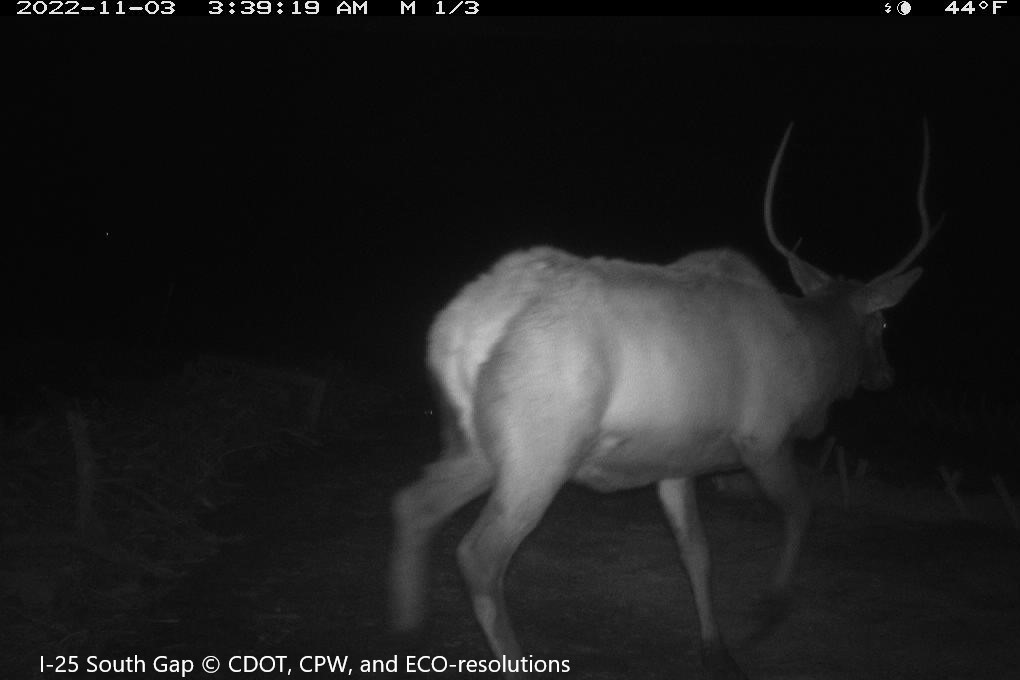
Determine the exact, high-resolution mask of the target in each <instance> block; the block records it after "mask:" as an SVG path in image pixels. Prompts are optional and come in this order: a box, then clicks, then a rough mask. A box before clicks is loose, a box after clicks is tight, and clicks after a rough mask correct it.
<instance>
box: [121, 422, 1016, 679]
mask: <svg viewBox="0 0 1020 680" xmlns="http://www.w3.org/2000/svg"><path fill="white" fill-rule="evenodd" d="M427 440H428V438H427V437H426V438H422V437H420V436H417V435H415V436H407V435H406V434H403V435H402V434H401V433H399V432H393V431H390V432H388V433H384V434H380V435H379V436H378V437H365V438H363V439H361V440H354V441H350V442H348V444H346V445H345V446H342V447H336V448H335V450H332V451H329V452H328V456H327V457H326V458H324V459H320V460H317V461H315V462H313V463H307V464H305V463H302V464H301V465H285V466H284V468H285V469H277V470H275V471H274V472H273V473H272V474H263V475H257V476H258V477H259V478H258V479H255V480H254V483H252V484H251V486H250V487H249V488H250V489H251V496H250V498H249V500H248V502H246V503H242V504H241V505H239V506H238V509H237V510H236V511H235V514H234V515H233V516H222V517H220V518H219V519H218V520H217V521H218V522H220V524H221V526H219V527H218V530H220V531H222V532H224V533H235V534H237V538H238V539H239V540H238V543H237V544H236V545H233V546H231V547H228V548H227V549H226V550H224V552H223V553H222V555H221V556H220V557H219V558H218V559H217V560H216V561H215V562H213V563H211V564H210V565H208V566H206V567H204V568H203V569H202V570H201V571H199V572H198V573H196V574H195V575H194V576H193V577H191V578H190V579H189V580H188V581H187V582H186V583H185V584H182V585H181V587H179V588H178V589H177V590H176V592H175V593H174V594H173V595H171V596H170V597H168V598H166V599H165V600H163V601H160V602H158V603H156V604H155V605H153V606H152V608H151V610H150V611H149V612H147V614H146V616H145V617H144V622H143V623H142V624H139V627H138V628H136V629H135V632H134V633H133V634H131V635H125V636H124V637H123V638H121V639H119V640H112V641H111V643H110V649H109V650H108V651H109V653H110V654H116V653H123V654H131V653H139V654H142V655H143V656H145V655H146V654H148V655H150V656H154V655H156V654H159V653H162V654H170V655H177V656H180V657H190V658H193V659H196V660H198V659H200V658H201V657H202V656H203V655H205V654H216V655H219V656H221V658H225V657H226V656H227V655H230V654H255V655H277V654H286V655H289V663H290V664H291V666H292V667H293V666H294V665H295V664H297V661H298V658H299V657H300V656H301V655H306V654H321V655H341V656H342V655H348V656H349V657H350V658H351V662H352V663H355V662H357V663H360V661H361V660H364V659H391V658H393V656H394V655H401V656H400V658H401V660H402V661H403V659H404V656H403V655H405V654H407V653H409V652H410V651H411V649H410V648H408V647H406V646H401V645H400V644H398V643H397V642H396V641H394V640H392V639H391V638H389V637H388V635H387V632H386V625H385V592H384V575H385V566H386V560H387V551H388V548H389V541H390V534H391V524H390V518H389V513H388V505H389V498H390V496H391V494H392V492H393V491H394V490H395V489H396V488H397V487H398V486H399V485H400V484H402V483H406V482H407V481H409V480H410V479H412V478H413V477H414V476H415V475H416V470H417V466H418V464H419V463H420V462H421V461H424V460H425V457H424V451H425V448H424V447H427V446H430V445H429V444H428V441H427ZM249 481H250V482H251V481H252V480H249ZM825 484H826V483H824V482H823V483H821V484H816V485H815V495H821V496H822V497H823V498H824V497H825V496H826V493H825V491H824V489H822V490H821V491H819V489H821V488H822V487H824V486H825ZM876 488H877V487H876ZM894 491H895V490H892V489H890V491H889V492H890V493H892V492H894ZM864 496H867V497H866V498H865V497H864ZM879 497H880V494H879V492H877V491H875V489H874V488H871V487H865V491H860V492H859V493H858V495H857V498H856V502H855V503H854V504H852V505H851V508H850V509H849V510H844V509H843V508H842V507H840V505H839V504H838V503H830V502H824V501H823V502H821V504H820V505H818V506H817V507H816V510H815V514H814V517H813V521H812V525H811V529H810V532H809V534H808V537H807V540H806V545H805V550H804V553H803V556H802V560H801V563H800V568H799V571H798V576H797V579H796V584H797V587H796V596H795V602H794V606H793V609H792V611H791V612H790V614H789V617H788V618H787V619H786V620H785V622H784V623H783V624H781V625H780V626H779V627H778V628H776V629H775V630H773V631H771V632H770V633H769V634H768V635H767V636H764V637H763V636H760V635H758V630H757V626H756V624H755V622H754V619H753V618H752V617H751V616H750V613H751V612H752V605H753V603H754V601H755V598H756V597H757V596H758V595H759V594H760V592H761V588H762V587H763V586H764V585H765V584H766V583H767V581H768V577H769V574H770V572H771V568H772V565H773V563H774V561H775V558H776V554H777V544H778V539H779V531H780V528H779V519H778V516H777V514H776V513H775V512H774V511H773V510H772V509H771V508H770V507H769V506H768V505H767V504H765V503H764V502H763V501H760V500H755V499H748V498H734V497H731V496H728V495H723V494H721V493H719V492H717V491H715V490H714V489H713V488H712V487H711V486H709V485H705V487H704V488H703V489H702V493H701V505H702V509H703V514H704V517H705V521H706V527H707V531H708V534H709V540H710V544H711V548H712V555H713V559H714V565H715V590H716V602H717V608H718V615H719V619H720V624H721V626H722V629H723V631H724V634H725V636H726V637H727V639H728V641H729V643H730V646H731V649H732V652H733V655H734V657H735V658H736V659H737V660H738V662H739V663H740V664H741V666H742V667H743V668H744V670H745V672H746V673H747V674H748V676H749V677H750V678H751V679H752V680H765V679H769V678H772V679H780V678H782V679H784V680H793V679H800V678H805V679H806V678H813V679H815V680H849V679H851V678H924V679H925V680H934V679H937V678H945V679H947V680H948V679H953V680H958V679H960V678H985V679H991V678H1008V677H1009V678H1011V677H1015V675H1014V674H1015V672H1016V669H1017V668H1020V647H1018V646H1017V644H1016V642H1017V640H1020V616H1018V615H1017V614H1018V605H1020V542H1018V536H1017V533H1016V532H1015V531H1014V530H1013V529H1012V528H1011V527H1009V526H1008V525H1002V526H992V525H988V524H983V523H976V522H974V523H970V522H963V521H959V520H954V519H951V515H950V513H946V512H942V514H941V519H939V521H936V522H930V521H929V522H926V521H920V520H917V519H906V518H904V517H903V516H902V513H900V514H898V515H896V516H894V515H890V514H886V513H880V512H876V511H875V510H874V507H875V506H876V505H880V504H879V503H878V502H877V501H878V500H879ZM935 498H936V499H937V498H938V496H935ZM942 498H943V500H944V501H945V504H946V506H945V508H942V510H946V509H949V510H951V509H952V508H951V506H950V505H949V501H948V498H945V497H942ZM852 500H853V499H852ZM936 502H938V501H936ZM479 508H480V505H479V502H475V503H473V504H471V505H469V506H467V507H466V508H464V510H462V511H461V512H460V513H458V514H457V515H456V516H455V517H454V518H453V519H452V520H451V521H450V522H449V524H448V525H446V526H445V527H444V529H443V530H442V531H441V533H440V534H439V536H438V538H437V540H436V544H435V556H434V560H433V571H432V575H431V588H430V591H429V605H430V616H429V623H428V627H427V629H426V632H425V634H424V637H423V639H422V640H420V641H419V643H418V645H417V646H416V647H414V648H413V651H414V652H415V653H417V654H433V655H443V656H444V657H446V658H447V659H448V660H451V661H452V660H457V659H487V658H488V656H489V651H488V649H487V647H486V644H485V641H484V638H483V636H482V633H481V631H480V629H479V627H478V625H477V624H476V622H475V619H474V616H473V613H472V611H471V608H470V603H469V600H468V597H467V595H466V592H465V589H464V586H463V583H462V579H461V576H460V574H459V572H458V570H457V567H456V561H455V558H454V550H455V547H456V544H457V542H458V541H459V539H460V537H461V536H463V534H464V533H465V532H466V531H467V530H468V528H469V527H470V525H471V522H473V520H474V517H475V516H476V515H477V513H478V510H479ZM918 514H924V513H923V511H922V512H919V513H918ZM507 600H508V604H509V607H510V610H511V614H512V616H513V618H514V621H515V624H516V627H517V630H518V633H519V636H520V638H521V641H522V644H523V646H524V649H525V651H526V653H528V654H531V655H533V656H534V657H535V658H541V659H568V660H569V661H570V665H571V673H570V676H573V677H582V678H598V679H602V678H648V679H656V678H687V677H692V678H693V677H700V669H699V665H698V657H697V653H696V650H697V628H696V618H695V613H694V610H693V602H692V599H691V595H690V592H689V589H688V586H687V580H686V575H685V574H684V572H683V569H682V567H681V565H680V561H679V557H678V554H677V549H676V547H675V544H674V543H673V540H672V537H671V535H670V533H669V530H668V528H667V526H666V524H665V521H664V519H663V517H662V515H661V513H660V511H659V508H658V506H657V501H656V499H655V495H654V493H653V492H652V490H651V489H643V490H638V491H634V492H627V493H618V494H608V495H603V494H597V493H594V492H589V491H587V490H585V489H582V488H579V487H567V488H565V489H564V490H563V492H561V494H560V496H559V497H558V498H557V500H556V501H555V502H554V504H553V505H552V507H551V508H550V510H549V512H548V514H547V515H546V517H545V519H544V520H543V522H542V524H541V525H540V526H539V528H538V529H537V530H536V531H535V532H534V533H533V534H532V536H530V537H529V538H528V540H527V541H526V542H525V543H524V545H523V546H522V548H521V549H520V551H519V552H518V553H517V555H516V557H515V559H514V561H513V563H512V564H511V567H510V570H509V573H508V577H507ZM139 650H142V651H139ZM213 677H215V676H213ZM223 677H226V676H225V675H223ZM353 677H407V676H406V674H405V672H403V671H402V672H398V673H388V674H387V673H376V674H371V673H360V672H358V671H357V670H355V672H354V673H353ZM490 677H497V676H495V675H490Z"/></svg>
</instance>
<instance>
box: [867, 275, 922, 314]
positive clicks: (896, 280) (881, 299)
mask: <svg viewBox="0 0 1020 680" xmlns="http://www.w3.org/2000/svg"><path fill="white" fill-rule="evenodd" d="M923 271H924V270H923V269H921V268H920V267H914V268H913V269H911V270H910V271H908V272H907V273H906V274H900V275H899V276H894V277H892V278H889V279H882V278H878V279H875V280H874V281H872V282H871V283H869V284H868V285H866V286H865V287H864V288H862V289H861V292H860V295H861V299H860V306H861V309H862V311H863V312H864V313H865V314H871V313H872V312H877V311H879V310H882V309H888V308H889V307H892V306H893V305H896V304H899V301H900V300H902V299H903V296H904V295H906V294H907V291H908V290H910V288H911V286H913V285H914V284H915V283H917V280H918V279H919V278H921V272H923Z"/></svg>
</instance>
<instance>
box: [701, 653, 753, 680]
mask: <svg viewBox="0 0 1020 680" xmlns="http://www.w3.org/2000/svg"><path fill="white" fill-rule="evenodd" d="M701 665H702V667H703V668H704V669H705V677H707V678H709V680H747V676H746V675H744V672H743V671H742V670H740V666H738V665H737V662H736V661H734V660H733V657H732V656H730V652H729V650H728V649H726V647H725V645H722V644H717V645H705V646H703V647H702V648H701Z"/></svg>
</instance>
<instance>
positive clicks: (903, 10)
mask: <svg viewBox="0 0 1020 680" xmlns="http://www.w3.org/2000/svg"><path fill="white" fill-rule="evenodd" d="M896 11H897V12H899V13H900V14H902V15H903V16H906V15H908V14H910V3H909V2H907V0H902V2H899V3H897V4H896Z"/></svg>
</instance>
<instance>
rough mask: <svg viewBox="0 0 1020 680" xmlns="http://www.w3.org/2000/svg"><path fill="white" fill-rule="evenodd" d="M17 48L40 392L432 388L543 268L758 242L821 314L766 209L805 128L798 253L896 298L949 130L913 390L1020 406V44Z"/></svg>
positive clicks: (319, 33)
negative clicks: (178, 361)
mask: <svg viewBox="0 0 1020 680" xmlns="http://www.w3.org/2000/svg"><path fill="white" fill-rule="evenodd" d="M13 24H15V22H14V21H9V22H8V24H7V25H6V26H5V28H6V29H7V30H6V31H4V34H5V42H8V44H9V45H11V46H13V47H14V48H15V49H14V50H13V51H12V52H11V54H13V55H14V56H13V58H12V60H11V61H9V63H8V68H7V76H8V79H7V83H6V85H5V87H4V89H5V90H6V96H5V97H4V100H5V109H6V111H7V112H8V113H9V114H13V115H12V116H11V119H10V120H9V122H8V135H9V144H10V146H9V147H8V148H9V149H10V150H11V151H10V152H7V153H5V160H6V161H7V163H6V165H7V167H9V168H11V169H12V170H14V175H15V177H14V178H8V180H6V181H5V189H6V192H5V193H6V198H5V203H6V205H7V206H8V210H7V217H6V218H5V220H4V225H5V227H6V229H5V236H4V238H3V244H2V246H0V257H2V263H0V264H2V267H3V271H4V273H5V274H6V277H7V279H8V281H7V282H6V283H5V284H4V287H5V290H4V293H5V298H7V300H8V302H7V304H6V305H5V311H4V314H3V321H2V323H3V326H4V330H3V334H4V335H5V336H7V338H8V339H9V340H11V341H13V342H12V346H13V347H14V348H16V349H14V350H13V351H9V352H8V353H7V355H8V359H9V361H10V363H11V364H12V365H14V366H15V367H16V368H17V369H18V370H19V371H21V373H23V374H25V373H32V372H33V371H36V368H35V367H34V366H35V365H36V364H38V363H40V362H39V361H38V360H37V359H36V358H32V359H30V358H29V357H30V356H34V355H33V352H35V353H36V354H38V352H39V351H40V350H38V348H40V347H50V348H53V347H57V348H60V349H57V350H53V351H56V352H60V353H68V352H70V351H72V350H71V349H70V348H74V347H97V346H101V347H104V348H106V351H114V352H116V351H119V350H120V349H125V350H127V349H131V348H148V347H154V346H156V345H157V344H158V346H159V347H160V348H161V351H164V352H170V353H178V354H181V355H187V354H189V353H191V354H193V353H196V352H204V351H216V352H222V353H226V354H232V355H258V356H269V357H275V358H287V357H295V356H327V355H328V356H332V357H336V358H339V359H341V360H346V361H349V362H351V363H352V364H355V365H358V366H360V367H362V369H363V370H365V371H366V372H368V373H373V374H377V375H379V376H380V379H381V380H391V381H396V382H397V383H400V384H402V385H404V386H406V389H408V390H410V391H413V392H415V393H418V392H419V391H421V392H424V386H425V372H424V367H423V362H422V359H423V355H424V336H425V332H426V330H427V327H428V324H429V322H430V320H431V319H432V317H433V316H434V315H435V314H436V312H437V311H438V310H439V309H440V308H441V306H442V305H443V304H444V303H445V302H446V301H448V300H449V299H450V298H451V297H452V295H453V294H454V293H455V292H456V290H457V289H458V287H459V286H461V285H463V284H464V283H465V282H467V281H468V280H469V279H470V278H472V277H474V276H476V275H477V274H478V273H480V272H481V271H483V270H484V269H485V268H486V267H487V266H489V265H490V264H491V263H492V262H493V261H494V260H495V259H496V258H497V257H499V256H500V255H502V254H504V253H506V252H508V251H510V250H512V249H516V248H523V247H528V246H531V245H536V244H549V245H554V246H557V247H562V248H564V249H567V250H570V251H573V252H576V253H578V254H582V255H608V256H614V257H622V258H628V259H634V260H647V261H652V262H659V263H666V262H669V261H672V260H674V259H676V258H678V257H679V256H681V255H683V254H686V253H688V252H690V251H692V250H695V249H699V248H704V247H711V246H731V247H734V248H738V249H740V250H742V251H744V252H746V253H748V254H749V255H751V256H752V257H753V258H754V259H755V260H756V261H757V262H759V263H760V265H761V266H762V268H763V269H764V270H765V271H766V272H767V273H768V274H769V276H770V277H771V278H772V279H773V280H774V281H775V282H776V283H777V285H779V286H780V287H781V288H782V289H783V290H787V291H789V290H791V288H792V284H791V283H790V280H789V276H788V274H787V272H786V271H785V266H784V264H783V261H782V260H781V258H780V257H779V256H778V255H776V254H775V253H774V252H772V251H771V250H770V247H769V246H768V242H767V240H766V238H765V234H764V231H763V229H762V220H761V200H762V195H763V192H764V186H765V179H766V175H767V172H768V166H769V163H770V161H771V159H772V156H773V153H774V151H775V149H776V146H777V144H778V142H779V139H780V136H781V134H782V131H783V129H784V127H785V126H786V125H787V123H788V122H789V121H791V120H792V121H795V122H796V126H795V129H794V133H793V138H792V142H791V145H790V148H789V150H788V151H787V155H786V161H785V165H784V167H783V170H782V174H781V177H780V182H779V186H778V190H777V197H776V215H777V222H778V225H779V230H780V235H781V237H782V238H783V239H784V240H785V241H786V242H787V243H788V244H790V245H792V244H793V243H794V242H795V241H796V240H797V238H800V237H802V238H803V244H802V246H801V248H800V250H799V253H800V254H801V255H802V256H804V257H805V258H807V259H808V260H810V261H812V262H813V263H815V264H817V265H819V266H821V267H822V268H824V269H826V270H827V271H829V272H830V273H836V274H845V275H849V276H853V277H858V278H864V277H870V276H873V275H875V274H877V273H879V272H880V271H882V270H883V269H885V268H887V267H889V266H891V265H892V264H893V263H894V262H896V261H897V260H898V259H899V258H900V257H901V256H902V255H903V254H904V253H905V252H906V250H907V249H909V247H910V246H911V244H912V243H913V241H914V239H915V238H916V235H917V230H918V216H917V210H916V206H915V202H914V192H915V189H916V186H917V177H918V171H919V166H920V157H921V120H922V117H923V116H927V118H928V120H929V122H930V125H931V130H932V145H933V149H932V166H931V167H932V169H931V179H930V185H929V191H928V195H929V199H928V201H929V206H930V210H931V213H932V216H933V220H934V219H937V218H938V216H940V215H942V214H943V213H945V214H946V216H947V217H946V222H945V227H944V228H943V230H942V231H941V232H940V233H939V234H938V237H937V238H936V239H935V240H934V241H933V242H932V244H931V246H930V248H929V249H928V250H927V251H926V252H925V253H924V254H923V255H922V257H921V259H920V261H919V262H920V264H922V265H923V266H924V267H925V271H926V274H925V276H924V278H922V279H921V282H920V283H919V285H918V286H917V287H916V288H915V290H914V291H913V292H912V293H911V295H909V296H908V297H907V299H906V301H905V303H904V304H903V305H901V307H900V308H898V309H897V310H896V311H895V312H894V313H893V314H892V315H891V326H892V328H891V330H890V335H889V348H890V352H891V354H892V360H893V363H894V364H895V365H896V367H897V369H898V371H899V376H900V379H901V381H902V384H907V385H915V386H920V387H923V388H937V389H952V390H959V391H972V392H980V393H982V394H985V395H987V396H988V398H990V399H993V400H998V401H1005V402H1013V401H1015V398H1016V397H1015V386H1016V384H1017V378H1018V377H1020V376H1018V374H1020V370H1018V369H1020V353H1018V349H1017V342H1016V336H1015V330H1014V329H1015V328H1016V326H1017V322H1018V320H1020V319H1018V316H1020V314H1018V312H1017V299H1016V286H1015V284H1014V277H1015V274H1014V271H1015V267H1016V265H1015V263H1016V261H1017V252H1018V250H1017V243H1018V240H1017V238H1016V234H1017V232H1018V227H1017V224H1016V212H1017V207H1016V189H1017V174H1016V170H1015V169H1016V166H1017V158H1018V155H1017V151H1018V145H1017V131H1016V121H1017V108H1016V105H1015V104H1014V98H1015V94H1016V92H1015V90H1016V73H1017V71H1016V65H1017V63H1016V62H1017V60H1016V58H1015V47H1011V46H1010V42H1009V41H1010V39H1012V38H1014V37H1016V34H1017V31H1016V30H1015V27H1016V22H1015V20H1011V19H1007V18H1004V17H1001V18H998V19H990V18H970V17H960V16H957V17H952V16H946V17H940V18H937V19H922V18H917V17H900V16H897V15H893V16H885V15H883V16H880V17H876V18H873V19H839V18H831V19H808V20H791V19H780V18H775V19H771V18H762V19H706V18H662V19H655V18H616V19H612V18H607V19H594V18H574V19H544V18H522V19H513V20H510V19H488V18H479V19H478V20H476V21H463V22H456V23H453V22H448V21H442V20H440V19H429V20H416V21H411V20H402V19H400V18H386V19H375V20H373V19H353V20H350V19H349V20H344V21H333V20H332V18H330V17H317V18H311V19H304V20H300V21H297V20H292V21H286V20H274V19H260V20H254V19H253V20H251V21H249V22H247V23H242V22H240V21H233V22H225V21H224V22H219V21H211V20H203V19H190V18H174V19H170V20H166V21H156V20H151V21H120V22H117V21H103V20H101V19H93V20H86V21H78V22H73V23H72V22H66V21H49V22H47V21H45V20H43V19H40V20H38V21H35V22H34V23H31V24H30V22H28V21H19V22H17V26H14V25H13ZM171 286H172V295H168V292H169V291H171ZM168 301H169V307H167V306H166V305H167V302H168ZM164 309H166V310H167V311H166V314H165V322H164V321H162V320H161V319H163V318H164ZM44 343H48V344H44ZM33 348H35V349H33ZM48 351H50V350H46V351H42V353H43V354H44V355H45V354H46V352H48ZM50 359H51V361H50V365H52V364H53V362H52V356H51V357H50ZM38 370H39V371H42V370H43V369H38ZM55 370H56V369H55ZM35 379H36V377H34V376H30V377H29V378H28V380H29V381H31V380H35Z"/></svg>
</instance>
